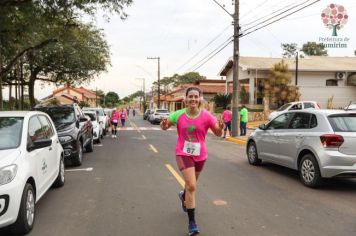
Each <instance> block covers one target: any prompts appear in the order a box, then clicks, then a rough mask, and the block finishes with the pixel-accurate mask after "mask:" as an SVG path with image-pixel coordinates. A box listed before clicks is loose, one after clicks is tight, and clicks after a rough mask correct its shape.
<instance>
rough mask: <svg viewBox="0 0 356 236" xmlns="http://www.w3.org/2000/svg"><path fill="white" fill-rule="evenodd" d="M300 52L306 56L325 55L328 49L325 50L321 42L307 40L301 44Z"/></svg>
mask: <svg viewBox="0 0 356 236" xmlns="http://www.w3.org/2000/svg"><path fill="white" fill-rule="evenodd" d="M301 51H302V52H304V54H305V55H308V56H327V55H328V51H327V50H325V46H324V45H323V44H322V43H319V44H317V43H316V42H307V43H305V44H303V47H302V50H301Z"/></svg>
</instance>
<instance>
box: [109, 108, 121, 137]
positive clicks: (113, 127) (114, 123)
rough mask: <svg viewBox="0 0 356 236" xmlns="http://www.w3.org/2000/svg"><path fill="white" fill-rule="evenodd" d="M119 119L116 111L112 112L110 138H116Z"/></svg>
mask: <svg viewBox="0 0 356 236" xmlns="http://www.w3.org/2000/svg"><path fill="white" fill-rule="evenodd" d="M119 118H120V114H119V112H118V111H117V109H115V110H113V112H112V114H111V118H110V123H111V137H112V138H116V137H117V136H116V133H117V124H118V123H119Z"/></svg>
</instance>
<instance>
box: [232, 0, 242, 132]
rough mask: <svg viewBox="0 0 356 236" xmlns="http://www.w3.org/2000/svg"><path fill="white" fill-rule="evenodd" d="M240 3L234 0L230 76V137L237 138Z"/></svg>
mask: <svg viewBox="0 0 356 236" xmlns="http://www.w3.org/2000/svg"><path fill="white" fill-rule="evenodd" d="M239 8H240V3H239V0H235V14H234V15H233V18H234V23H233V24H234V52H233V59H234V62H233V70H232V71H233V74H232V76H233V77H232V90H233V91H232V127H231V128H232V129H231V135H232V137H236V136H238V124H239V110H238V109H239V94H238V92H239V89H238V88H239V57H240V44H239V37H240V25H239V14H240V9H239Z"/></svg>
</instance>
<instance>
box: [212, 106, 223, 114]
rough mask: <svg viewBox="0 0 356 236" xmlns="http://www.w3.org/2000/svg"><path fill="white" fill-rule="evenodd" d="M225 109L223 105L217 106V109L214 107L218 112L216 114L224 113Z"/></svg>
mask: <svg viewBox="0 0 356 236" xmlns="http://www.w3.org/2000/svg"><path fill="white" fill-rule="evenodd" d="M223 111H224V108H223V107H215V109H214V113H216V114H220V113H223Z"/></svg>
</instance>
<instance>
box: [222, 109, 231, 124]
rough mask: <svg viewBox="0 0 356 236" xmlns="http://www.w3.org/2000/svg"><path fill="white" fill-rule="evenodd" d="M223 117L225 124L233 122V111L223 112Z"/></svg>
mask: <svg viewBox="0 0 356 236" xmlns="http://www.w3.org/2000/svg"><path fill="white" fill-rule="evenodd" d="M221 117H222V119H223V121H224V122H225V123H226V122H229V121H231V119H232V114H231V111H229V110H225V111H223V113H222V114H221Z"/></svg>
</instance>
